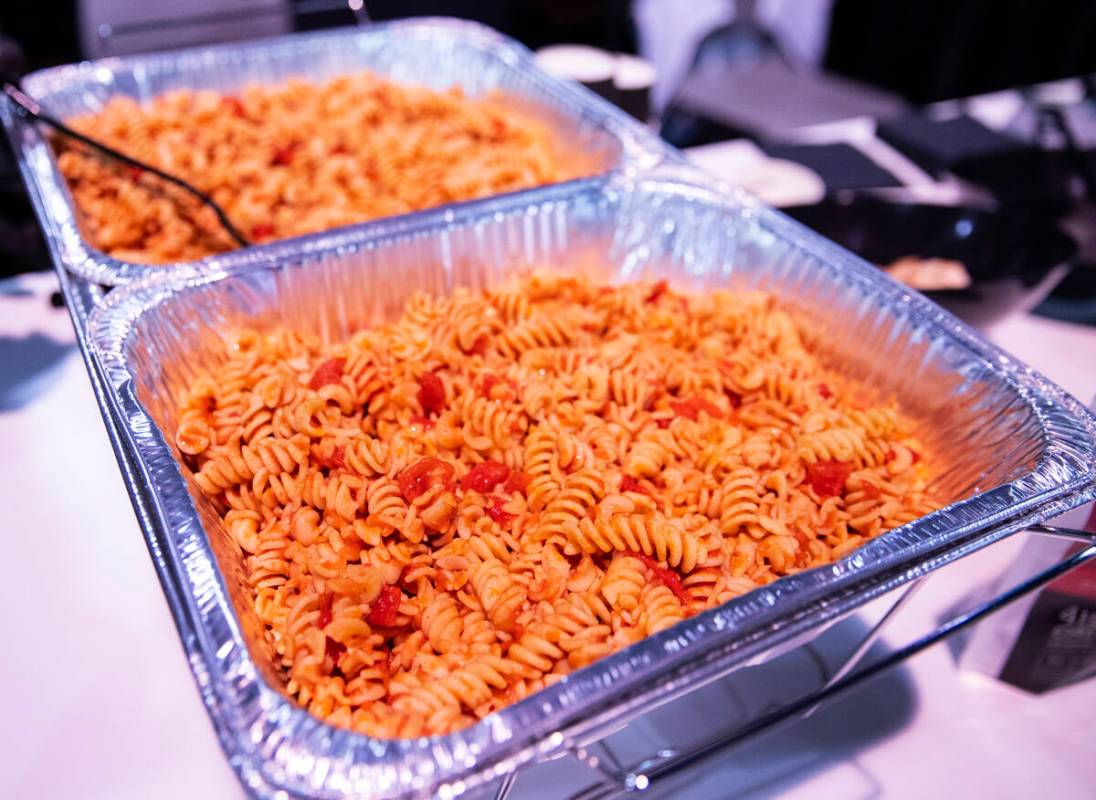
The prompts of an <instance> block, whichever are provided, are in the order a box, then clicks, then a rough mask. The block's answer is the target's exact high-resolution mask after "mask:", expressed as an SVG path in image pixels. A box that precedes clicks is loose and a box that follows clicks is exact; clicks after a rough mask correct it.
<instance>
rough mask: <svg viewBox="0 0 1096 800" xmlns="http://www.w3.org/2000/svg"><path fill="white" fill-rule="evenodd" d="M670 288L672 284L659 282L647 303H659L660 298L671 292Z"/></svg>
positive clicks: (648, 297)
mask: <svg viewBox="0 0 1096 800" xmlns="http://www.w3.org/2000/svg"><path fill="white" fill-rule="evenodd" d="M669 288H670V284H668V283H667V282H666V281H659V282H658V283H656V284H655V285H654V286H653V287H652V288H651V293H650V294H649V295H647V302H648V303H654V302H657V301H658V298H660V297H662V295H664V294H666V292H667V291H668V290H669Z"/></svg>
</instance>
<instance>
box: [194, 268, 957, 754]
mask: <svg viewBox="0 0 1096 800" xmlns="http://www.w3.org/2000/svg"><path fill="white" fill-rule="evenodd" d="M175 441H176V443H177V445H178V448H179V450H180V451H181V452H182V453H183V454H184V455H183V458H184V460H185V461H186V463H187V464H188V465H189V467H190V468H191V469H192V470H193V474H194V478H195V480H196V482H197V485H198V486H199V487H200V489H201V490H202V491H203V492H204V493H205V494H207V495H208V496H209V497H210V498H211V499H212V502H213V503H214V504H215V506H216V508H217V509H218V510H219V511H220V513H221V514H222V515H223V519H224V523H225V526H226V528H227V530H228V532H229V534H230V536H231V538H232V539H233V540H234V541H235V542H237V543H238V544H239V546H240V548H241V549H242V551H243V554H244V557H245V558H246V574H247V576H248V581H249V584H250V587H251V590H252V591H253V596H254V608H255V611H256V613H257V614H258V616H259V618H260V619H261V620H262V622H263V623H264V624H265V626H266V632H267V635H268V639H269V643H270V645H271V647H272V651H273V654H274V658H275V662H276V664H277V665H278V666H279V668H280V669H282V670H283V671H284V677H285V680H286V685H287V690H288V692H289V693H290V694H291V695H292V696H294V697H295V698H296V699H297V700H298V701H299V702H300V703H301V704H302V705H304V706H305V707H307V708H308V709H309V710H310V711H311V712H312V713H313V714H315V715H317V716H319V717H321V718H323V719H326V720H328V721H329V722H331V723H334V724H336V725H340V726H345V727H349V728H353V729H355V730H358V731H361V732H364V733H366V734H369V735H372V736H377V737H415V736H421V735H428V734H439V733H446V732H449V731H452V730H454V729H458V728H460V727H462V726H466V725H468V724H470V723H472V722H474V721H475V720H476V719H477V718H480V717H483V716H484V715H486V714H489V713H490V712H492V711H495V710H497V709H499V708H501V707H503V706H505V705H507V704H509V703H512V702H514V701H516V700H519V699H521V698H523V697H526V696H527V695H529V694H530V693H532V692H535V691H537V690H538V689H540V688H542V687H544V686H547V685H549V684H552V683H553V682H555V681H558V680H560V679H561V678H562V677H564V676H565V675H567V674H568V673H570V672H571V671H573V670H576V669H578V668H580V667H582V666H584V665H586V664H589V663H590V662H592V661H594V660H595V659H598V658H601V657H602V656H604V655H606V654H608V653H611V652H613V651H615V650H619V649H620V648H622V647H625V646H627V645H629V644H631V643H633V642H635V641H637V640H639V639H642V638H643V637H645V636H649V635H651V634H654V633H657V632H659V631H662V630H665V629H666V628H669V627H671V626H672V625H674V624H675V623H676V622H679V621H681V620H682V619H684V618H686V617H688V616H690V615H692V614H696V613H697V612H699V611H701V610H703V609H706V608H711V607H713V606H717V605H719V604H721V603H723V602H724V601H726V600H729V599H730V598H733V597H736V596H738V595H741V594H743V593H745V592H748V591H750V590H751V589H754V588H756V587H758V586H762V585H764V584H767V583H769V582H771V581H774V580H776V579H778V578H779V577H781V576H783V575H788V574H790V573H793V572H796V571H799V570H803V569H807V568H810V567H814V566H817V565H820V564H826V563H829V562H831V561H833V560H834V559H837V558H839V557H841V556H844V555H846V554H847V553H849V552H850V551H852V550H853V549H855V548H856V547H858V546H859V545H861V544H862V543H864V542H865V541H866V540H867V539H869V538H870V537H873V536H876V535H878V534H880V533H882V532H884V531H886V530H888V529H890V528H893V527H895V526H898V525H902V524H903V523H905V522H908V521H910V520H913V519H915V518H917V517H919V516H921V515H923V514H926V513H928V512H929V511H931V510H932V509H934V508H936V505H935V504H934V502H933V500H932V499H931V498H930V496H929V495H928V493H927V490H926V483H927V480H928V478H929V477H930V475H929V471H928V468H927V466H926V463H925V461H922V460H921V459H920V457H919V452H920V447H919V446H918V445H917V443H916V441H915V440H914V439H912V438H911V437H910V435H909V434H908V431H907V425H906V423H904V421H903V419H902V418H901V417H900V416H899V415H898V414H897V413H896V411H895V409H894V408H892V407H888V406H882V405H871V404H868V403H866V402H865V400H864V395H863V394H862V393H860V392H859V391H858V390H857V389H856V388H855V387H852V386H847V385H845V384H844V383H843V382H842V381H841V380H840V379H839V378H838V377H836V376H835V375H833V374H832V373H829V372H827V371H826V370H825V369H823V368H822V367H821V366H820V364H819V361H818V360H817V358H816V356H815V355H813V354H812V352H811V349H810V348H809V347H808V346H807V344H805V342H804V334H803V332H802V331H801V329H800V327H799V326H798V325H797V323H796V322H795V321H793V318H792V316H790V315H789V314H788V313H787V312H785V311H783V310H780V309H779V308H778V307H777V306H776V305H775V304H774V301H773V299H772V298H771V297H769V296H767V295H765V294H761V293H743V292H734V291H729V290H716V291H713V292H711V293H709V294H706V295H704V296H691V295H685V294H681V293H678V292H676V291H673V290H672V289H670V288H669V287H668V286H667V285H666V283H664V282H662V283H657V284H631V285H624V286H618V287H608V286H599V285H596V284H593V283H591V282H589V281H587V280H585V279H583V278H579V277H571V276H566V275H563V274H561V273H550V272H537V273H533V274H532V275H530V276H526V277H524V278H521V279H517V280H515V281H513V282H511V283H508V284H506V285H503V286H501V287H499V288H495V289H491V290H484V291H472V290H469V289H459V290H457V291H455V292H454V293H453V294H452V295H450V296H447V297H434V296H427V295H423V294H418V295H415V296H414V297H413V298H412V299H411V300H410V301H409V302H408V303H407V305H406V309H405V311H404V313H403V315H402V317H401V318H400V319H399V320H398V321H395V322H392V323H390V324H386V325H384V326H381V327H376V328H371V329H366V330H362V331H360V332H358V333H357V334H355V335H354V336H353V337H352V338H351V339H350V340H349V341H347V342H345V343H342V344H338V345H335V346H332V347H324V346H322V345H321V343H320V342H319V340H317V339H316V338H314V337H311V336H305V335H301V334H298V333H292V332H287V331H278V332H274V333H268V334H260V333H257V332H254V331H251V332H246V333H244V334H242V335H241V336H240V338H239V340H238V341H237V342H236V343H235V345H234V346H233V349H232V351H231V356H230V358H229V360H228V362H227V363H226V364H225V365H224V366H223V368H221V369H218V370H217V372H216V374H215V375H213V376H212V377H209V378H202V379H200V380H198V381H196V382H195V383H194V384H193V385H192V386H191V387H189V389H188V393H187V395H186V397H185V399H184V401H183V403H182V404H181V407H180V416H179V427H178V430H177V435H176V438H175Z"/></svg>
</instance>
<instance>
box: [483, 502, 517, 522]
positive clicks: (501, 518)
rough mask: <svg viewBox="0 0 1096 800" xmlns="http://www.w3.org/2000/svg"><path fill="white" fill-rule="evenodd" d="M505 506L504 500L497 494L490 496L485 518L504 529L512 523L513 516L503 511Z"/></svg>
mask: <svg viewBox="0 0 1096 800" xmlns="http://www.w3.org/2000/svg"><path fill="white" fill-rule="evenodd" d="M505 504H506V500H505V498H502V497H499V496H498V495H497V494H493V495H491V501H490V502H489V503H488V504H487V516H489V517H490V518H491V519H493V520H494V521H495V522H497V523H498V524H499V525H501V526H502V527H504V528H505V527H507V526H508V525H509V524H510V523H511V522H513V521H514V515H513V514H511V513H509V512H508V511H506V510H504V509H503V506H504V505H505Z"/></svg>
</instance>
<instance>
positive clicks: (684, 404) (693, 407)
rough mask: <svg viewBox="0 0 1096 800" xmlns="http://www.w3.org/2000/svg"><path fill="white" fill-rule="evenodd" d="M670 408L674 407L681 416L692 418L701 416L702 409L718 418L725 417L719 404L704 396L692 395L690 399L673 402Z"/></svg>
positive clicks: (675, 411)
mask: <svg viewBox="0 0 1096 800" xmlns="http://www.w3.org/2000/svg"><path fill="white" fill-rule="evenodd" d="M670 408H672V409H673V410H674V413H675V414H677V415H678V416H679V417H688V418H689V419H691V420H695V419H697V418H698V417H699V416H700V412H701V411H703V412H705V413H706V414H707V415H708V416H710V417H714V418H716V419H721V418H722V417H723V411H722V409H720V407H719V406H717V405H716V404H715V403H712V402H709V401H708V400H705V399H704V398H702V397H690V398H689V399H688V400H683V401H680V402H676V401H675V402H671V403H670Z"/></svg>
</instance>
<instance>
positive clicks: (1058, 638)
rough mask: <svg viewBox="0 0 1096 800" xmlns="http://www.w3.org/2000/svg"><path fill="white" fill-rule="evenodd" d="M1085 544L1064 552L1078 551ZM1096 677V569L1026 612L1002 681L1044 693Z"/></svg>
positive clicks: (1066, 580)
mask: <svg viewBox="0 0 1096 800" xmlns="http://www.w3.org/2000/svg"><path fill="white" fill-rule="evenodd" d="M1082 547H1083V545H1081V544H1078V545H1077V546H1076V548H1075V549H1074V550H1073V551H1071V552H1069V553H1067V555H1073V553H1075V552H1078V551H1080V550H1081V548H1082ZM1094 675H1096V564H1093V563H1091V562H1090V563H1088V564H1082V565H1081V566H1079V567H1077V569H1075V570H1073V571H1072V572H1070V573H1068V574H1066V575H1063V576H1062V577H1061V578H1059V579H1058V580H1056V581H1054V582H1053V583H1051V584H1050V585H1049V586H1047V587H1046V588H1044V589H1043V590H1042V591H1041V592H1040V593H1039V596H1038V598H1036V600H1035V602H1034V603H1033V604H1032V606H1031V608H1030V609H1028V612H1027V617H1026V619H1025V620H1024V624H1023V626H1022V627H1021V628H1020V633H1019V635H1017V637H1016V642H1015V643H1014V644H1013V647H1012V650H1011V651H1010V652H1009V655H1008V658H1007V660H1006V661H1005V665H1004V667H1002V668H1001V674H1000V676H999V677H1000V678H1001V680H1003V681H1005V682H1006V683H1011V684H1012V685H1013V686H1018V687H1019V688H1021V689H1026V690H1027V691H1029V692H1035V693H1042V692H1046V691H1048V690H1050V689H1058V688H1061V687H1063V686H1069V685H1071V684H1074V683H1078V682H1080V681H1083V680H1085V679H1087V678H1091V677H1092V676H1094Z"/></svg>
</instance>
